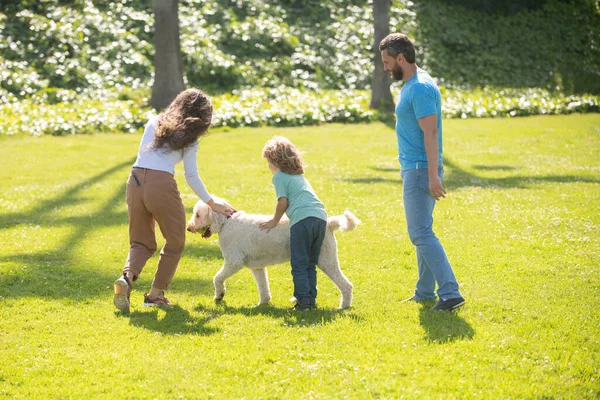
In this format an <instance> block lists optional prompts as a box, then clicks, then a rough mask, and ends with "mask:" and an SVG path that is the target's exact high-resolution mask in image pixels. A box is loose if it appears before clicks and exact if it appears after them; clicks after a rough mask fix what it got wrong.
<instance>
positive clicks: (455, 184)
mask: <svg viewBox="0 0 600 400" xmlns="http://www.w3.org/2000/svg"><path fill="white" fill-rule="evenodd" d="M369 168H370V169H372V170H374V171H378V172H383V173H384V174H388V173H392V172H393V173H394V176H397V178H389V177H387V176H368V177H361V178H345V179H343V181H344V182H349V183H358V184H376V183H397V184H402V178H401V177H400V173H399V170H396V169H394V168H381V167H374V166H373V167H369ZM444 168H445V176H444V186H445V187H446V189H450V190H456V189H461V188H464V187H490V188H500V189H514V188H517V189H525V188H529V187H531V186H532V185H537V184H542V183H594V184H596V183H600V180H599V179H594V178H590V177H587V176H579V175H544V176H507V177H501V178H486V177H482V176H478V175H475V174H473V173H470V172H467V171H466V170H464V169H463V168H461V167H460V166H458V165H457V164H455V163H454V162H453V161H452V160H451V159H450V158H448V157H447V156H444ZM473 168H474V169H477V170H481V171H513V170H517V169H519V167H513V166H510V165H498V166H485V165H476V166H474V167H473Z"/></svg>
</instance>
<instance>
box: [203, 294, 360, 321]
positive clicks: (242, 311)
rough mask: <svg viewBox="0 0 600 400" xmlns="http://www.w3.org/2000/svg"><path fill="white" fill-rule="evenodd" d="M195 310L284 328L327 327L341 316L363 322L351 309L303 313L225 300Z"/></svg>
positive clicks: (324, 309) (269, 305)
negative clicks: (258, 318)
mask: <svg viewBox="0 0 600 400" xmlns="http://www.w3.org/2000/svg"><path fill="white" fill-rule="evenodd" d="M195 310H196V311H203V312H206V313H207V314H209V315H211V316H212V317H213V318H218V317H219V316H221V315H230V314H238V315H244V316H246V317H253V316H257V315H261V316H267V317H269V318H274V319H280V320H282V325H283V326H312V325H325V324H328V323H331V322H333V321H335V320H336V319H337V318H338V317H341V316H344V317H349V318H351V319H353V320H354V321H357V322H361V317H360V316H358V315H356V314H354V313H353V312H352V310H351V309H349V310H339V309H327V308H317V309H316V310H312V311H306V312H302V311H295V310H293V309H292V307H291V306H290V307H283V308H280V307H275V306H272V305H271V304H267V305H260V306H243V307H230V306H228V305H227V303H226V302H225V301H224V300H223V301H220V302H217V303H216V304H215V307H214V308H207V307H204V306H203V305H199V306H197V307H196V308H195Z"/></svg>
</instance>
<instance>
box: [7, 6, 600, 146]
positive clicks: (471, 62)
mask: <svg viewBox="0 0 600 400" xmlns="http://www.w3.org/2000/svg"><path fill="white" fill-rule="evenodd" d="M390 17H391V21H390V26H391V30H392V31H402V32H406V33H408V34H409V35H410V36H411V37H413V38H414V39H415V42H416V43H415V44H416V47H417V51H418V60H419V65H420V66H422V67H423V68H425V69H427V70H429V71H430V72H431V74H432V75H433V76H435V77H436V78H438V79H439V84H440V86H441V87H442V91H443V94H444V106H445V110H444V114H445V116H447V117H461V118H466V117H493V116H520V115H532V114H562V113H571V112H595V111H598V109H599V108H598V94H599V93H600V86H599V85H600V56H599V54H600V52H599V50H598V43H599V40H600V11H599V9H598V6H597V5H596V3H595V2H594V1H592V0H528V1H525V2H519V1H516V0H510V1H507V2H492V1H474V0H460V1H458V2H451V1H446V0H432V1H421V0H417V1H414V2H412V1H408V0H394V1H393V3H392V9H391V13H390ZM179 18H180V29H181V45H182V52H183V56H184V66H185V80H186V83H187V85H188V86H197V87H201V88H203V89H204V90H206V91H208V92H209V93H210V94H211V95H212V96H214V97H213V101H214V102H215V104H216V105H217V106H218V107H217V109H216V115H215V120H214V125H215V126H217V127H219V126H227V127H235V126H257V125H262V124H267V125H275V126H289V125H309V124H319V123H325V122H349V123H355V122H362V121H369V120H373V119H378V118H380V116H379V114H378V113H377V112H373V111H371V110H369V107H368V98H369V96H370V93H369V89H370V80H371V74H372V60H373V54H374V53H373V51H372V48H373V43H372V40H373V39H372V35H373V34H372V30H373V28H372V20H371V19H372V4H371V2H370V1H366V0H327V1H318V0H282V1H278V2H275V3H273V2H267V1H264V0H206V1H201V0H182V1H180V5H179ZM152 35H153V15H152V10H151V2H149V1H142V0H117V1H106V0H43V1H33V0H24V1H21V2H14V1H9V0H0V134H15V133H21V132H27V133H30V134H34V135H38V134H53V135H61V134H66V133H88V132H98V131H115V130H116V131H122V132H131V131H136V130H137V129H139V128H140V127H141V126H142V125H143V124H144V122H145V121H146V120H147V113H148V112H149V111H150V109H149V107H148V105H147V97H148V95H149V90H150V88H151V85H152V79H153V57H154V54H153V53H154V47H153V37H152ZM393 90H394V91H397V90H398V87H397V86H396V87H394V89H393ZM334 91H335V93H334ZM585 93H591V94H592V95H587V94H585Z"/></svg>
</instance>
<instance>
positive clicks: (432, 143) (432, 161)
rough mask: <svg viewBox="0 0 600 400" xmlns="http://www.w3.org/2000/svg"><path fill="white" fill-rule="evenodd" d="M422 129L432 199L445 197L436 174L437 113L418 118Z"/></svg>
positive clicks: (444, 191)
mask: <svg viewBox="0 0 600 400" xmlns="http://www.w3.org/2000/svg"><path fill="white" fill-rule="evenodd" d="M418 122H419V126H420V127H421V130H422V131H423V136H424V141H425V153H427V172H428V174H429V192H430V193H431V196H433V198H434V199H436V200H439V199H440V198H441V197H446V189H444V186H443V185H442V180H441V179H440V176H439V175H438V151H439V148H438V130H437V115H435V114H431V115H427V116H426V117H423V118H419V119H418Z"/></svg>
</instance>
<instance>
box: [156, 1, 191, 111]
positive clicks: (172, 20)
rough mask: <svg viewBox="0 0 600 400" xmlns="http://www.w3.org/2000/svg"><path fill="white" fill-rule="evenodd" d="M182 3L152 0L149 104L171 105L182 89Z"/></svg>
mask: <svg viewBox="0 0 600 400" xmlns="http://www.w3.org/2000/svg"><path fill="white" fill-rule="evenodd" d="M178 1H179V0H152V11H153V12H154V86H153V87H152V97H151V99H150V105H151V106H152V107H154V108H155V109H156V110H161V109H163V108H165V107H166V106H168V105H169V104H170V103H171V101H173V99H174V98H175V97H176V96H177V95H178V94H179V93H180V92H182V91H183V90H185V84H184V83H183V65H182V61H181V45H180V43H179V16H178V15H177V4H178Z"/></svg>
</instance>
